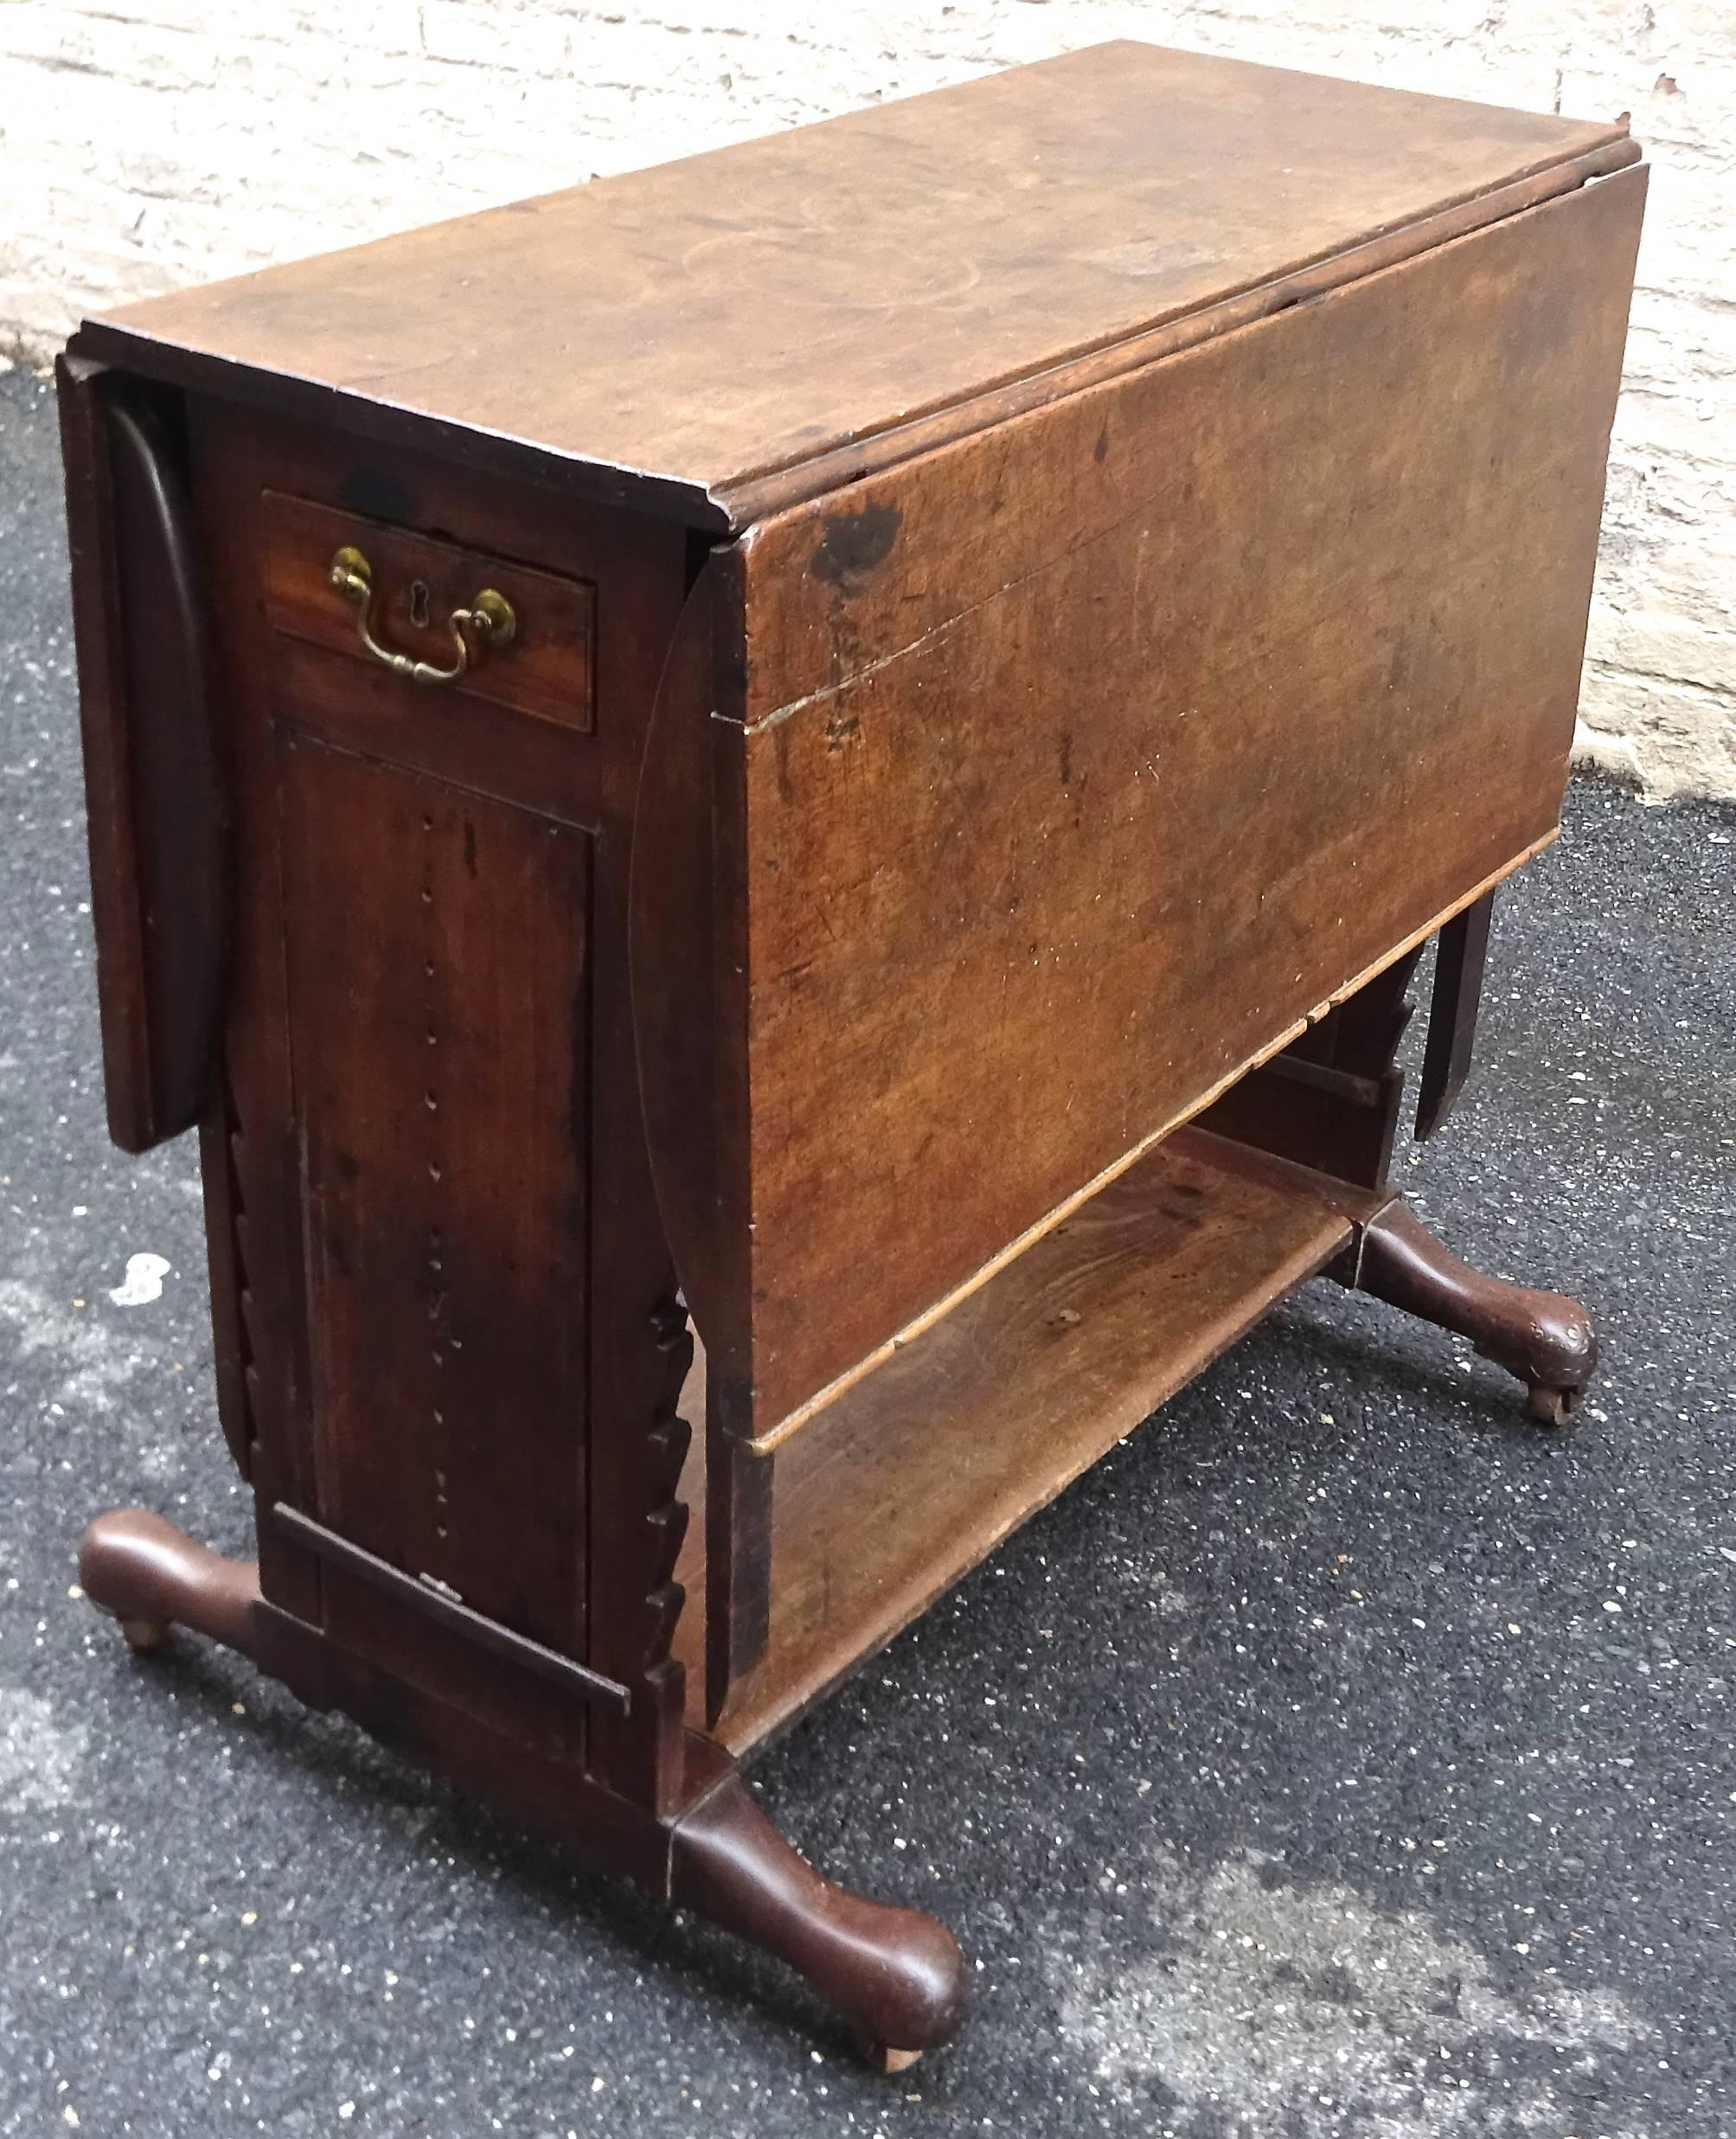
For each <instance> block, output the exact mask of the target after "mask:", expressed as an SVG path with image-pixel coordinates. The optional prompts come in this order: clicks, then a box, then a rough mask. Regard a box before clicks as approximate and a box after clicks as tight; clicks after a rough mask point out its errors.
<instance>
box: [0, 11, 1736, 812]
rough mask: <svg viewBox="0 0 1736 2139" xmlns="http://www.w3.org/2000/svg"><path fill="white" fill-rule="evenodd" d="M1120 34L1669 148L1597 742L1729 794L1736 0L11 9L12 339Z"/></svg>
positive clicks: (1590, 704) (7, 62)
mask: <svg viewBox="0 0 1736 2139" xmlns="http://www.w3.org/2000/svg"><path fill="white" fill-rule="evenodd" d="M1114 36H1135V37H1143V38H1147V39H1150V40H1152V41H1155V42H1173V43H1176V44H1184V45H1188V46H1192V47H1194V48H1198V49H1201V50H1210V51H1223V52H1229V53H1234V54H1240V55H1242V56H1245V57H1248V58H1253V59H1259V60H1264V61H1272V62H1276V63H1278V64H1280V65H1286V66H1296V67H1313V68H1316V69H1319V70H1321V71H1323V72H1325V73H1330V74H1346V75H1352V76H1356V77H1360V78H1361V79H1364V80H1370V81H1382V82H1390V83H1393V84H1396V85H1398V86H1402V87H1406V88H1411V89H1425V90H1436V91H1439V92H1443V93H1447V94H1452V95H1462V96H1468V97H1477V98H1482V99H1487V100H1489V101H1492V102H1505V103H1511V104H1516V105H1524V106H1530V107H1532V108H1533V109H1535V110H1541V111H1547V110H1552V109H1553V110H1560V111H1563V112H1570V113H1572V114H1574V115H1576V116H1580V117H1586V118H1601V117H1605V116H1609V115H1611V114H1613V113H1615V112H1622V111H1626V112H1631V113H1632V115H1633V122H1634V128H1635V131H1636V132H1637V134H1639V136H1640V137H1641V138H1642V139H1643V141H1644V142H1645V143H1646V144H1647V146H1648V149H1649V150H1650V154H1651V156H1652V159H1653V162H1654V164H1655V167H1656V168H1655V170H1654V173H1653V179H1652V190H1651V208H1650V221H1649V224H1648V228H1647V233H1646V239H1645V246H1644V250H1643V253H1642V256H1641V263H1640V287H1639V291H1638V294H1637V298H1636V300H1635V306H1634V319H1633V332H1632V337H1631V342H1630V361H1629V381H1628V388H1627V393H1626V395H1625V399H1624V404H1623V407H1622V413H1621V415H1620V418H1619V419H1618V423H1617V435H1616V445H1615V452H1614V458H1613V461H1612V464H1611V479H1610V496H1609V510H1608V516H1607V523H1606V530H1605V546H1604V559H1603V567H1602V571H1601V573H1600V577H1599V584H1598V598H1597V603H1596V607H1595V610H1594V612H1593V616H1592V637H1591V646H1590V655H1589V659H1588V662H1587V665H1586V676H1585V699H1584V724H1583V727H1582V731H1581V745H1582V748H1583V750H1584V752H1585V754H1586V755H1587V756H1589V757H1591V758H1592V759H1596V760H1598V762H1600V763H1602V764H1604V765H1606V766H1608V767H1609V768H1611V769H1612V770H1614V771H1617V772H1620V773H1622V774H1624V775H1625V776H1627V777H1629V778H1633V779H1636V780H1637V781H1638V782H1640V783H1641V784H1642V785H1643V786H1644V787H1645V789H1646V790H1647V791H1649V792H1650V793H1652V794H1654V795H1656V796H1659V797H1663V796H1668V795H1669V794H1672V793H1677V792H1682V791H1699V792H1702V793H1705V792H1710V793H1717V794H1722V795H1726V796H1732V797H1736V272H1733V268H1736V157H1733V153H1732V144H1731V137H1732V134H1733V131H1736V8H1733V7H1732V6H1730V5H1729V4H1727V0H1650V3H1645V0H1413V4H1411V5H1408V6H1407V5H1406V4H1404V0H957V4H955V5H952V6H933V5H926V6H925V5H920V4H918V3H917V0H881V4H879V5H868V4H864V3H863V0H808V4H805V5H801V6H797V5H793V4H791V0H663V4H658V3H657V0H612V4H607V5H605V6H602V7H583V6H575V5H571V4H562V0H364V3H363V4H362V5H360V6H354V5H352V6H347V7H333V6H331V5H330V4H329V3H328V4H321V5H313V4H309V3H308V0H271V4H269V5H262V6H259V7H256V8H255V7H249V6H248V5H247V4H246V0H228V4H227V5H221V6H218V5H207V4H202V0H92V3H91V4H89V5H84V6H80V5H73V4H62V3H61V0H0V348H10V349H12V350H13V351H14V353H15V354H18V355H24V356H27V357H31V358H35V357H40V356H41V355H42V354H43V353H44V352H46V351H48V350H49V349H52V347H53V346H54V344H55V343H58V342H59V341H60V340H61V337H62V336H64V334H65V333H66V332H67V330H68V328H69V327H70V326H71V324H72V323H73V322H74V320H75V319H76V318H77V317H79V315H80V313H82V312H86V311H94V310H99V309H101V308H102V307H104V306H106V305H108V304H114V303H118V302H119V301H120V300H121V299H123V298H129V297H134V296H143V295H145V294H148V293H150V292H152V291H158V290H163V289H167V288H170V287H173V286H175V285H179V284H183V283H186V282H189V281H194V280H200V279H208V278H210V277H212V276H215V275H221V274H227V273H232V272H236V271H237V270H240V269H244V268H247V267H252V266H258V265H260V264H262V263H265V262H266V261H270V260H274V259H289V258H291V257H293V256H295V255H297V254H299V253H311V252H317V251H320V250H323V249H324V248H326V247H330V246H333V245H338V244H343V243H344V242H347V241H349V240H356V239H358V238H362V237H366V236H371V235H374V234H378V233H380V232H382V231H387V230H394V229H398V228H401V227H407V226H409V225H412V224H415V223H418V222H423V221H428V220H430V219H432V218H433V217H436V216H439V215H451V214H453V213H456V212H459V211H462V210H464V209H466V208H471V207H475V206H479V205H482V204H484V203H489V202H497V201H503V200H509V199H512V198H515V197H519V196H522V195H525V194H528V193H534V192H540V191H543V190H546V189H548V188H551V187H554V186H561V185H567V184H571V183H573V181H574V180H576V179H582V178H585V177H586V176H592V175H593V174H599V173H604V172H609V171H617V170H629V169H631V168H633V167H635V166H637V165H640V164H644V163H657V162H660V161H663V160H664V159H666V158H668V157H675V156H680V155H683V154H686V153H687V152H689V150H694V149H698V148H702V147H706V146H709V145H711V144H715V143H719V142H722V141H727V140H732V139H736V138H741V137H744V136H747V135H753V134H759V133H765V132H768V131H772V130H773V129H775V128H778V127H781V126H787V125H792V124H794V123H796V122H798V121H800V120H804V119H811V118H823V117H826V116H829V115H830V114H831V113H833V112H842V111H846V110H849V109H850V108H851V107H852V106H855V105H858V104H862V103H864V102H867V101H868V100H870V99H874V98H878V97H883V96H894V95H900V94H907V93H911V92H913V91H916V90H920V89H926V88H931V87H937V86H940V85H941V84H943V83H945V82H949V81H956V80H961V79H963V78H964V77H965V76H966V75H969V74H976V73H980V72H983V71H985V70H988V69H990V68H993V67H1004V66H1008V65H1009V64H1011V63H1013V62H1015V61H1020V60H1028V59H1035V58H1038V57H1040V56H1041V55H1043V54H1047V53H1051V52H1055V51H1060V50H1065V49H1067V48H1070V47H1073V46H1076V45H1081V44H1087V43H1092V42H1097V41H1098V40H1099V39H1102V38H1105V37H1114Z"/></svg>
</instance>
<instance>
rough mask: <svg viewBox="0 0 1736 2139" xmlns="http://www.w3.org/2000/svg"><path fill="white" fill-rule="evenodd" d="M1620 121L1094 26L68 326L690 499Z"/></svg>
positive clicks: (118, 348)
mask: <svg viewBox="0 0 1736 2139" xmlns="http://www.w3.org/2000/svg"><path fill="white" fill-rule="evenodd" d="M1624 131H1625V129H1624V126H1623V125H1617V124H1609V125H1595V124H1589V123H1582V122H1579V121H1575V120H1570V119H1561V118H1544V117H1538V116H1534V115H1533V114H1529V113H1525V112H1509V111H1505V110H1500V109H1497V108H1495V107H1493V106H1484V105H1477V104H1468V103H1464V102H1461V101H1458V100H1457V99H1448V98H1442V97H1429V96H1415V95H1411V94H1408V93H1403V92H1400V91H1397V90H1392V89H1379V88H1372V87H1368V86H1364V85H1361V84H1357V83H1353V82H1343V81H1337V80H1329V79H1328V78H1326V77H1323V76H1319V75H1311V74H1292V73H1289V72H1286V71H1282V70H1279V69H1277V68H1273V67H1255V66H1250V65H1247V64H1246V63H1244V62H1241V61H1233V60H1227V59H1217V58H1209V57H1206V56H1203V55H1201V54H1191V53H1183V52H1172V51H1168V50H1164V49H1163V48H1158V47H1156V46H1151V45H1144V44H1136V43H1128V42H1124V43H1117V44H1105V45H1099V46H1097V47H1095V48H1091V49H1089V50H1086V51H1082V52H1076V53H1073V54H1068V55H1067V56H1066V57H1065V58H1061V59H1056V60H1049V61H1043V62H1041V63H1040V64H1037V65H1035V66H1031V67H1018V68H1015V69H1013V70H1011V71H1010V72H1008V73H1005V74H995V75H990V76H986V77H984V78H983V79H980V80H974V81H970V82H966V83H964V84H962V85H961V86H958V87H955V88H950V89H945V90H940V91H937V92H935V93H932V94H930V95H926V96H921V97H913V98H910V99H905V100H902V101H900V102H896V103H888V104H881V105H875V106H870V107H868V109H867V110H865V111H862V112H854V113H851V114H850V115H849V116H848V117H846V118H839V119H833V120H830V121H828V122H827V123H825V124H823V125H815V126H808V127H804V128H800V129H798V130H797V131H791V132H785V133H782V134H778V135H774V136H772V137H771V138H768V139H766V140H761V141H752V142H746V143H743V144H739V145H737V146H735V147H732V148H726V149H721V150H715V151H714V152H713V153H710V154H708V155H704V156H698V157H689V158H688V159H686V160H684V161H682V162H680V163H669V164H664V165H662V166H661V167H659V168H657V169H654V170H646V171H640V172H637V173H634V174H631V175H630V176H624V177H619V178H611V179H604V180H599V181H597V182H595V183H592V184H590V185H586V186H579V187H575V188H573V189H571V190H569V191H566V192H561V193H555V194H549V195H544V196H542V197H541V198H540V199H536V200H531V201H526V202H519V203H517V204H516V205H515V206H512V207H509V208H496V209H491V210H490V211H488V212H486V213H484V214H482V215H471V216H467V217H464V218H462V219H459V220H457V221H449V222H445V223H439V224H434V225H432V226H430V227H426V228H424V229H420V230H416V231H412V232H409V233H407V234H404V235H401V236H396V237H390V238H384V239H381V240H377V241H375V242H374V243H372V244H369V245H365V246H361V247H352V248H350V249H349V250H346V251H343V252H339V253H327V254H325V255H323V256H321V257H319V258H317V259H309V260H302V261H298V262H295V263H293V264H291V265H286V266H279V267H272V268H267V269H266V270H264V271H262V272H259V273H256V274H251V275H245V276H241V277H239V278H237V279H234V280H232V281H227V282H221V283H216V284H212V285H208V286H206V287H204V288H202V289H196V290H191V291H183V292H181V293H179V294H176V295H173V296H170V297H166V298H155V299H152V300H151V301H149V302H147V303H144V304H136V305H131V306H129V307H127V308H126V309H125V310H124V311H119V312H116V313H113V314H111V315H109V316H108V318H107V319H106V321H104V322H102V323H99V325H98V326H97V327H96V328H94V329H89V330H86V335H85V336H83V337H82V339H81V346H82V347H84V348H85V349H86V350H87V351H89V352H90V353H91V354H93V355H126V354H128V353H129V349H130V353H131V354H133V355H139V354H140V353H142V345H145V344H153V343H154V344H157V345H160V346H159V348H158V350H157V360H158V364H159V368H169V369H170V370H173V369H174V368H176V366H175V364H174V363H173V362H169V363H168V364H167V365H166V366H165V365H164V364H163V359H164V358H165V357H172V356H175V355H179V356H180V357H181V359H182V361H183V368H188V367H189V360H190V369H189V375H195V376H197V377H199V378H201V379H202V380H203V381H205V382H206V383H221V382H222V381H226V380H227V381H229V382H230V383H233V384H235V385H237V387H238V388H240V390H251V391H253V392H254V393H257V392H258V391H259V387H260V386H261V383H262V380H263V377H264V375H277V376H281V377H283V378H286V379H288V380H291V381H304V382H306V383H307V384H308V385H310V386H312V387H317V388H320V389H331V388H336V389H337V390H339V391H340V392H341V393H342V394H345V395H347V396H353V397H359V398H360V399H361V400H365V401H368V402H371V403H373V404H375V405H377V406H378V407H381V408H388V409H392V410H395V411H399V412H404V413H414V414H416V415H418V416H420V417H423V418H432V419H435V420H437V421H439V422H442V423H445V424H447V425H450V426H458V427H461V428H463V429H464V430H465V431H471V432H482V433H485V434H492V435H493V436H495V437H496V438H499V439H507V440H513V441H516V442H518V443H519V444H521V445H526V446H530V447H534V448H537V449H541V450H542V451H547V452H548V453H552V454H554V455H555V456H558V457H560V458H563V459H573V460H579V461H585V462H589V463H591V464H594V465H598V466H600V467H604V468H607V469H612V470H619V471H639V472H641V473H643V474H644V475H645V476H647V477H656V478H661V479H662V483H663V486H664V487H665V488H667V487H668V486H671V485H672V486H674V487H675V488H676V490H677V491H682V492H688V493H691V494H692V496H694V498H695V501H696V502H699V503H708V504H711V503H715V502H716V501H718V500H719V499H720V498H721V497H723V496H725V495H726V494H727V493H728V492H730V491H731V490H740V489H741V488H742V486H744V485H746V484H748V483H749V482H750V481H752V480H753V479H758V478H764V477H766V476H767V475H768V474H769V473H772V472H774V471H785V470H789V469H791V468H792V467H798V466H800V465H801V464H805V463H809V462H811V461H814V460H817V459H818V458H820V457H822V456H823V455H825V454H827V453H829V452H830V453H833V454H834V455H836V449H838V448H839V447H840V446H842V445H848V444H849V442H851V441H855V440H859V439H867V438H870V437H873V436H874V435H876V434H880V433H883V432H887V431H889V430H893V429H894V428H896V427H897V426H901V425H906V424H908V423H909V422H910V421H911V419H913V418H915V417H919V416H923V415H926V414H930V413H932V412H935V411H938V410H945V409H948V408H953V407H958V408H961V409H967V410H968V407H969V406H970V404H971V403H972V402H973V401H976V402H980V401H981V400H982V398H983V395H984V394H985V393H986V392H989V391H991V390H993V389H994V388H996V387H1000V386H1004V384H1005V383H1006V382H1008V381H1019V380H1026V379H1029V378H1031V377H1033V376H1034V375H1039V374H1047V373H1048V372H1050V371H1052V370H1053V369H1054V368H1055V367H1056V366H1057V365H1061V364H1064V363H1065V362H1067V360H1069V359H1074V358H1077V357H1079V355H1081V354H1082V353H1086V352H1092V351H1099V352H1100V351H1102V350H1104V349H1105V348H1106V347H1109V346H1111V345H1113V344H1115V343H1119V342H1123V341H1124V340H1126V339H1127V338H1128V337H1130V336H1135V335H1137V334H1140V333H1142V332H1144V331H1146V330H1150V328H1152V327H1153V326H1154V325H1158V324H1162V323H1166V322H1170V321H1174V320H1176V319H1178V318H1182V317H1186V316H1188V315H1189V314H1191V313H1195V312H1197V311H1201V309H1202V308H1205V307H1208V306H1211V305H1213V304H1220V303H1221V302H1222V300H1224V299H1225V298H1228V297H1233V296H1234V295H1235V294H1236V293H1238V292H1241V291H1247V290H1249V289H1250V288H1251V287H1256V286H1258V285H1262V284H1265V283H1267V282H1270V281H1271V280H1272V279H1275V278H1277V277H1279V276H1282V275H1284V274H1287V273H1290V272H1294V271H1295V270H1296V269H1297V268H1298V267H1301V266H1307V265H1308V264H1310V263H1313V262H1318V261H1321V260H1323V259H1330V258H1331V257H1332V256H1334V255H1336V254H1339V253H1344V252H1346V251H1347V250H1348V249H1349V248H1351V247H1355V246H1357V245H1358V244H1360V243H1361V242H1363V241H1365V240H1368V238H1369V237H1371V236H1373V235H1374V234H1380V233H1393V232H1395V231H1397V232H1402V231H1403V230H1405V229H1406V227H1411V226H1417V227H1418V239H1417V242H1418V243H1419V244H1422V243H1426V242H1430V241H1432V239H1431V236H1430V234H1429V233H1428V231H1427V229H1426V226H1427V223H1428V221H1429V219H1430V218H1432V217H1433V216H1436V215H1439V214H1440V213H1441V212H1442V211H1444V210H1445V209H1448V208H1452V207H1453V206H1454V205H1455V204H1457V203H1462V202H1467V201H1473V200H1475V199H1476V198H1477V197H1478V196H1479V195H1485V194H1489V193H1490V192H1492V191H1494V190H1495V189H1499V188H1501V187H1503V186H1507V185H1509V184H1511V183H1512V182H1514V181H1515V180H1516V179H1521V178H1524V177H1527V176H1530V175H1532V174H1535V173H1539V172H1542V171H1547V170H1550V169H1552V168H1553V167H1556V166H1560V165H1563V164H1566V163H1569V162H1571V161H1572V160H1573V159H1575V158H1582V157H1585V156H1586V155H1587V154H1588V153H1590V152H1592V151H1595V150H1599V149H1600V148H1602V147H1604V146H1605V144H1622V143H1623V141H1624ZM234 367H242V368H245V369H244V371H242V372H240V373H236V372H234V370H233V368H234ZM960 427H970V426H969V423H968V420H965V419H961V426H960ZM725 516H726V517H729V518H733V519H736V520H738V521H739V520H740V517H741V515H740V514H727V515H725Z"/></svg>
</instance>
